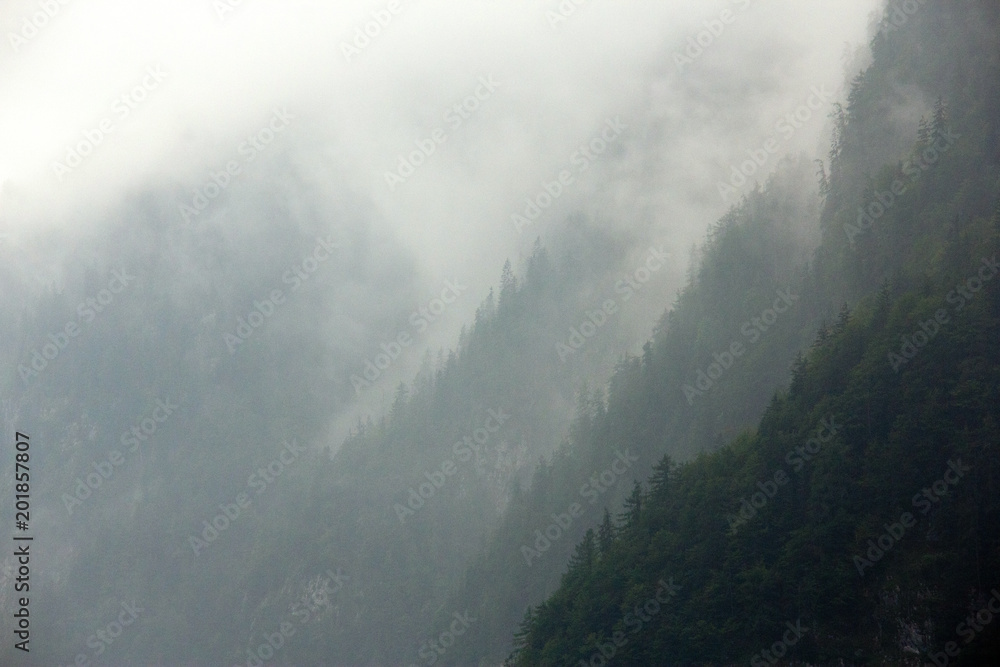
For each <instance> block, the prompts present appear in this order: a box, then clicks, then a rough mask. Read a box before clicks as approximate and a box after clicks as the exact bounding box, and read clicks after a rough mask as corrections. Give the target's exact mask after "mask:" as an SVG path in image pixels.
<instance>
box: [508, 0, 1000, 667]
mask: <svg viewBox="0 0 1000 667" xmlns="http://www.w3.org/2000/svg"><path fill="white" fill-rule="evenodd" d="M894 16H895V15H894V14H893V13H892V12H891V11H890V12H889V13H888V16H887V20H886V21H883V23H882V25H881V26H880V28H879V32H878V34H877V35H876V36H875V38H874V39H873V42H872V52H873V56H874V60H873V64H872V65H871V67H870V68H868V70H866V71H865V72H864V73H863V74H861V75H860V76H858V77H857V78H856V79H855V81H854V85H853V88H852V93H851V97H850V103H849V105H848V107H847V108H846V109H843V110H839V111H838V113H837V114H836V120H837V124H838V127H837V136H836V137H835V142H834V148H833V150H832V152H831V165H830V170H829V173H828V174H826V173H825V174H823V181H822V187H823V190H824V194H825V195H826V204H825V207H824V210H823V215H822V227H821V229H822V233H823V242H822V244H821V245H820V247H819V249H818V250H817V253H816V257H815V261H814V263H813V265H812V267H811V269H810V272H809V275H808V276H806V278H805V279H804V282H805V284H806V285H809V286H811V287H812V289H804V290H803V292H804V294H805V295H806V296H804V297H803V298H804V299H809V300H810V301H811V303H809V304H806V307H807V308H811V309H814V310H815V311H816V312H823V311H824V310H825V309H826V310H827V311H828V309H830V308H831V307H832V306H834V305H835V304H837V303H838V302H842V301H843V300H848V301H851V302H855V301H856V303H857V305H856V306H855V308H854V310H853V311H848V310H846V309H845V310H843V311H842V312H841V315H840V317H839V318H837V322H836V324H835V325H834V327H833V329H832V330H831V329H830V328H829V327H827V326H824V327H822V328H820V330H819V332H818V335H817V338H816V340H815V343H814V345H813V347H812V349H811V350H810V351H809V353H808V356H807V357H805V358H804V359H802V360H800V361H798V362H797V363H796V366H795V371H794V377H793V380H792V383H791V386H790V389H789V390H788V391H787V393H784V394H779V395H777V396H775V398H774V399H773V401H772V403H771V405H770V406H769V408H768V410H767V412H766V413H765V415H764V417H763V418H762V420H761V422H760V425H759V427H758V428H757V429H756V431H753V432H748V433H746V434H744V435H741V436H740V437H738V438H737V439H736V440H735V441H733V442H732V443H731V444H730V445H728V446H726V447H725V448H723V449H722V450H720V451H719V452H717V453H713V454H709V455H705V456H702V457H699V458H698V459H696V460H695V461H693V462H690V463H687V464H684V465H682V466H680V467H679V468H678V467H675V465H674V464H673V463H672V462H671V461H670V459H664V460H662V461H661V462H660V464H659V466H658V467H657V470H656V474H655V475H654V477H653V479H652V480H651V483H650V487H649V489H648V491H645V492H640V491H638V490H637V491H636V492H635V493H634V494H633V496H631V497H630V499H629V501H628V502H627V503H626V511H625V513H624V515H623V516H622V517H621V518H620V520H619V522H618V525H615V524H614V523H613V522H610V521H609V522H605V523H604V524H603V525H602V526H601V529H600V530H599V531H598V533H597V534H596V535H594V534H588V535H587V536H586V537H585V539H584V540H583V541H582V542H580V543H579V544H578V545H577V548H576V551H575V553H574V557H573V559H572V561H571V564H570V567H569V569H568V571H567V572H566V573H565V575H564V577H563V580H562V584H561V587H560V588H559V590H558V591H557V592H556V593H555V594H554V595H553V596H552V597H550V598H549V599H548V600H547V601H545V602H544V603H542V604H541V605H539V606H537V607H534V608H532V610H531V611H530V613H529V614H528V616H527V618H526V619H525V621H524V624H523V626H522V631H521V633H520V634H519V643H518V646H519V647H520V648H519V650H518V652H517V653H516V654H515V655H514V656H512V658H511V660H510V664H512V665H543V664H544V665H576V664H580V661H583V663H584V664H597V662H602V661H603V660H605V659H609V660H610V658H611V655H610V654H612V653H613V654H614V655H615V656H616V657H615V661H621V663H622V664H626V663H627V664H706V663H722V664H728V663H731V662H733V663H734V662H736V661H743V662H745V661H747V660H755V662H754V663H753V664H771V663H773V662H774V661H777V660H778V659H779V657H780V656H783V655H784V654H785V652H786V651H788V652H789V657H791V656H793V655H794V657H795V659H798V660H809V661H811V662H816V661H819V662H820V663H822V664H828V663H829V664H835V663H836V660H838V659H842V660H845V661H848V662H851V663H852V664H858V663H863V664H867V663H874V662H876V661H878V660H888V661H890V662H891V663H893V664H904V663H905V662H906V661H907V660H910V661H919V660H925V661H926V660H935V659H938V660H941V659H944V658H947V659H950V660H951V661H952V664H954V661H955V660H956V659H957V660H961V661H964V663H965V664H984V663H983V662H981V661H982V660H986V659H987V656H989V657H991V658H993V660H994V661H995V660H996V657H997V656H996V628H994V627H985V626H984V627H982V629H981V631H980V630H975V631H972V630H970V627H975V624H976V621H975V619H973V620H972V622H971V625H970V623H969V622H967V623H966V624H965V625H959V623H960V622H961V621H962V620H963V619H964V618H965V617H966V616H968V614H969V612H970V611H972V612H975V611H978V610H979V609H980V608H981V607H982V606H983V605H985V604H986V600H987V598H988V597H989V595H990V594H991V593H990V592H991V591H993V590H995V587H996V586H997V585H998V584H1000V582H998V581H995V573H996V572H997V571H998V568H997V566H998V564H1000V563H998V560H997V559H998V558H1000V534H998V531H997V526H998V525H1000V524H998V523H997V519H998V516H997V509H998V507H1000V496H998V492H1000V488H998V487H997V484H996V480H997V474H998V472H1000V470H998V459H997V443H998V439H997V436H998V433H997V427H996V424H997V415H996V405H997V402H996V397H997V391H998V380H1000V377H998V375H997V373H998V369H1000V365H998V361H1000V358H998V353H1000V351H998V349H997V344H996V341H997V334H998V331H997V325H998V314H1000V310H998V306H1000V302H998V295H1000V289H998V285H997V282H996V281H995V280H994V276H995V274H996V268H995V263H996V258H995V256H996V253H997V252H998V250H1000V245H998V228H1000V203H998V202H1000V182H998V175H1000V170H998V153H997V146H998V124H997V123H998V118H1000V95H998V89H997V82H998V81H1000V76H998V74H1000V67H998V65H1000V58H998V53H997V43H996V39H995V35H996V34H997V30H998V27H1000V20H998V10H997V8H996V7H995V6H994V5H991V4H987V3H975V2H968V3H960V4H956V3H943V2H927V3H924V4H923V5H921V6H920V8H919V11H918V12H917V13H915V14H907V15H905V16H906V20H905V21H900V20H896V19H894ZM904 89H906V90H907V91H908V92H909V95H910V98H909V99H901V96H900V91H901V90H904ZM914 98H915V99H914ZM935 100H940V101H939V102H938V103H937V104H934V101H935ZM904 106H915V107H916V108H917V109H918V110H920V109H923V110H924V111H925V119H924V120H923V121H921V122H919V123H916V122H913V123H910V124H909V125H910V126H909V127H908V126H907V125H908V124H907V123H906V122H901V121H900V120H899V119H900V118H905V117H907V116H906V115H905V114H900V113H898V112H899V111H900V109H901V108H902V107H904ZM890 111H893V112H892V113H889V112H890ZM911 115H912V114H911ZM901 136H909V140H908V143H907V144H901V142H900V137H901ZM894 146H896V147H899V146H904V147H903V148H902V150H901V153H900V154H897V155H898V156H897V155H893V154H892V152H893V151H892V148H893V147H894ZM886 162H888V164H886ZM883 164H885V166H884V167H883V166H882V165H883ZM887 193H891V194H887ZM875 202H878V204H879V206H875V205H874V203H875ZM859 207H860V208H861V210H860V211H859ZM880 207H881V210H880ZM866 215H867V216H871V217H870V218H869V217H866ZM722 268H723V267H720V270H721V269H722ZM880 284H882V285H883V287H882V289H881V291H878V292H876V289H877V287H878V285H880ZM671 330H672V329H671V328H670V327H669V326H668V332H667V338H669V334H670V332H671ZM664 347H665V345H663V344H662V343H661V344H660V345H659V346H657V345H656V344H655V343H654V346H653V348H652V351H651V353H650V354H649V355H647V358H646V359H644V360H643V362H642V364H641V366H640V367H638V368H637V369H636V370H635V371H634V372H633V376H631V377H628V376H627V377H625V378H623V379H621V380H617V381H620V382H622V383H623V384H632V386H633V387H634V389H633V391H634V392H635V395H638V396H641V395H642V392H643V389H646V387H647V386H648V384H645V385H644V380H643V379H640V378H646V377H652V378H657V379H658V381H659V382H669V379H668V378H669V377H670V376H669V375H666V372H665V371H667V369H668V368H669V367H668V366H667V365H666V363H665V362H666V360H667V359H669V357H668V356H667V355H666V354H663V353H662V352H661V351H662V350H663V349H664ZM658 352H659V354H658ZM613 386H614V385H613ZM654 395H655V394H654ZM640 412H643V411H640ZM659 412H660V411H659V409H658V406H650V407H648V408H647V409H646V410H645V411H644V414H641V416H640V417H639V420H640V421H642V420H643V419H645V420H653V419H654V417H652V414H654V413H659ZM611 413H612V409H610V408H609V411H608V416H603V417H601V418H600V419H598V420H597V423H596V424H594V425H593V426H589V425H588V426H585V428H588V429H592V430H594V431H598V432H600V431H601V430H604V431H607V432H611V433H615V431H616V430H620V429H621V425H620V422H617V423H615V422H613V421H612V418H611ZM824 424H825V426H823V425H824ZM662 432H663V431H662V430H661V431H650V432H648V433H645V434H642V435H641V436H632V438H629V437H626V438H624V439H623V440H622V441H620V442H630V443H631V444H632V446H634V447H636V448H639V447H640V446H641V444H640V443H641V442H643V441H645V442H649V441H653V442H655V441H657V439H658V437H659V436H660V434H661V433H662ZM612 437H614V436H612ZM662 449H663V450H664V451H665V452H671V451H672V448H671V447H670V444H669V443H668V444H667V445H666V446H665V447H663V448H662ZM925 489H926V491H925ZM755 494H756V495H755ZM924 494H926V495H924ZM751 503H752V504H751ZM907 512H908V514H906V513H907ZM741 513H742V519H741ZM869 540H870V541H869ZM897 542H898V543H899V545H898V546H896V543H897ZM873 545H874V546H873ZM879 545H881V546H879ZM671 578H672V583H673V584H675V586H671ZM660 581H663V582H665V585H663V586H661V587H660V589H658V585H659V584H658V582H660ZM677 586H679V588H677ZM657 595H659V596H660V598H661V599H660V600H658V601H657V598H656V596H657ZM647 601H651V602H649V606H648V607H646V611H644V612H643V611H641V610H636V605H640V606H641V605H644V604H645V603H646V602H647ZM652 609H656V612H655V613H653V612H651V611H650V610H652ZM653 616H655V618H653ZM984 618H985V616H984ZM786 623H789V624H790V626H787V625H786ZM980 623H982V621H980ZM790 627H791V628H794V630H792V629H789V628H790ZM805 628H808V630H806V629H805ZM616 632H620V633H622V634H620V635H618V636H617V637H616V635H615V633H616ZM783 638H784V639H783ZM616 639H617V640H618V645H616V644H615V640H616ZM782 641H784V642H785V643H784V644H783V643H782ZM950 641H954V642H956V645H955V646H952V647H950V648H949V646H948V642H950ZM609 642H610V643H609ZM967 642H968V644H969V645H968V646H966V643H967ZM772 646H773V648H771V647H772ZM958 646H961V648H962V649H963V650H962V651H961V652H960V655H959V657H958V658H955V657H950V658H949V657H948V656H944V658H942V656H943V655H944V654H943V653H942V652H943V651H947V650H950V649H956V648H957V647H958ZM765 650H770V651H772V653H770V654H768V655H765V654H764V653H762V651H765ZM793 650H794V653H791V651H793ZM602 651H603V656H602ZM953 653H955V651H953ZM956 654H957V653H956ZM592 660H593V661H592ZM594 661H596V662H594ZM916 664H920V663H916ZM938 664H944V663H943V662H939V663H938Z"/></svg>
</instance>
